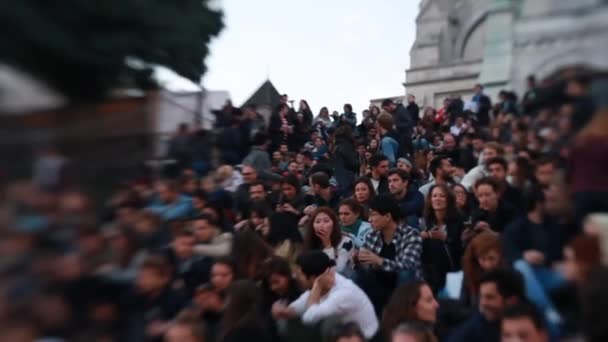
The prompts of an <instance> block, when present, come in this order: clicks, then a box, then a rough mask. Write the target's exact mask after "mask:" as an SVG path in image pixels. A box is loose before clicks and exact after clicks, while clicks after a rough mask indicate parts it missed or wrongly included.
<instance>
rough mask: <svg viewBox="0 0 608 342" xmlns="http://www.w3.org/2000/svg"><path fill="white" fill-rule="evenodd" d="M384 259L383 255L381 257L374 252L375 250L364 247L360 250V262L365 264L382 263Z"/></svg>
mask: <svg viewBox="0 0 608 342" xmlns="http://www.w3.org/2000/svg"><path fill="white" fill-rule="evenodd" d="M382 261H383V259H382V258H381V257H379V256H378V255H376V254H374V253H373V252H371V251H369V250H367V249H362V250H361V251H360V252H359V262H360V263H362V264H364V265H378V266H380V265H382Z"/></svg>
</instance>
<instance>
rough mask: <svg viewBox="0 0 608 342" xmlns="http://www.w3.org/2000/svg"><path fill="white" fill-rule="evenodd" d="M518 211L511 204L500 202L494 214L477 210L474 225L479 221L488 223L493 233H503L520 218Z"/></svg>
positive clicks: (474, 215)
mask: <svg viewBox="0 0 608 342" xmlns="http://www.w3.org/2000/svg"><path fill="white" fill-rule="evenodd" d="M518 214H519V213H518V211H517V209H515V208H514V207H513V206H512V205H511V204H509V203H507V202H505V201H503V200H500V201H499V202H498V207H497V208H496V210H495V211H494V212H493V213H490V212H488V211H486V210H483V209H480V208H477V209H475V210H474V211H473V225H475V224H476V223H477V222H479V221H485V222H487V223H488V224H489V225H490V227H491V228H492V230H493V231H495V232H497V233H502V231H503V230H504V229H505V227H506V226H507V225H508V224H509V223H510V222H511V221H513V220H514V219H516V218H517V217H518Z"/></svg>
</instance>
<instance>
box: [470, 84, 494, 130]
mask: <svg viewBox="0 0 608 342" xmlns="http://www.w3.org/2000/svg"><path fill="white" fill-rule="evenodd" d="M473 91H474V92H475V95H473V99H472V101H473V102H474V103H475V104H476V105H477V112H476V113H477V124H478V125H479V126H481V127H488V126H489V125H490V110H491V109H492V101H490V98H489V97H488V96H487V95H486V94H484V93H483V86H482V85H481V84H476V85H475V88H474V89H473Z"/></svg>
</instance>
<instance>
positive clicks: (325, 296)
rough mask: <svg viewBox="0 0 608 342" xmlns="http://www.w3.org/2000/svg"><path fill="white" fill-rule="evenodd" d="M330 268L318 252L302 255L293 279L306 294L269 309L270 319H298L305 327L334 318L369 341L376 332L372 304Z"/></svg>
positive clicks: (349, 282) (322, 255)
mask: <svg viewBox="0 0 608 342" xmlns="http://www.w3.org/2000/svg"><path fill="white" fill-rule="evenodd" d="M334 264H335V263H334V261H333V260H331V259H330V258H329V257H328V256H327V254H326V253H324V252H322V251H310V252H305V253H302V254H301V255H300V256H299V257H298V259H297V261H296V265H297V267H296V275H297V278H298V281H299V282H300V284H301V285H302V287H303V288H306V289H308V290H307V291H306V292H304V293H303V294H302V295H301V296H300V298H298V299H296V300H295V301H294V302H292V303H291V304H289V305H287V304H286V303H284V302H276V303H275V304H274V305H273V306H272V315H273V317H274V318H275V319H292V318H295V317H300V319H301V320H302V323H304V324H306V325H312V324H316V323H318V322H320V321H322V320H325V319H327V318H335V319H337V320H338V321H339V322H341V323H346V322H355V323H357V324H358V325H359V327H360V328H361V331H362V332H363V334H364V335H365V338H368V339H369V338H372V337H373V336H374V335H375V334H376V332H377V331H378V319H377V317H376V314H375V312H374V307H373V305H372V303H371V302H370V300H369V298H368V297H367V295H365V293H364V292H363V290H361V289H360V288H359V287H357V285H355V283H353V282H352V281H351V280H350V279H347V278H345V277H343V276H341V275H340V274H338V273H336V272H335V271H334V269H333V266H334Z"/></svg>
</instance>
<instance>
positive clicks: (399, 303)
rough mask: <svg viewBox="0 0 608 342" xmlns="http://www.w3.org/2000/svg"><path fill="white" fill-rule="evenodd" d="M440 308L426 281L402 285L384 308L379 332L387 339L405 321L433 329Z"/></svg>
mask: <svg viewBox="0 0 608 342" xmlns="http://www.w3.org/2000/svg"><path fill="white" fill-rule="evenodd" d="M438 309H439V303H437V300H435V297H434V296H433V291H432V290H431V287H430V286H429V285H428V284H426V283H425V282H422V281H413V282H409V283H407V284H404V285H401V286H400V287H399V288H397V289H396V290H395V292H393V295H392V296H391V299H390V300H389V302H388V303H387V304H386V307H385V308H384V312H383V314H382V321H381V323H380V331H379V334H380V335H381V337H382V338H383V340H384V341H386V340H387V339H388V337H389V336H391V335H392V333H393V332H394V331H395V329H397V327H398V326H399V325H401V324H404V323H420V324H422V325H424V326H426V327H428V328H430V329H432V328H433V326H434V325H435V322H436V321H437V310H438Z"/></svg>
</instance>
